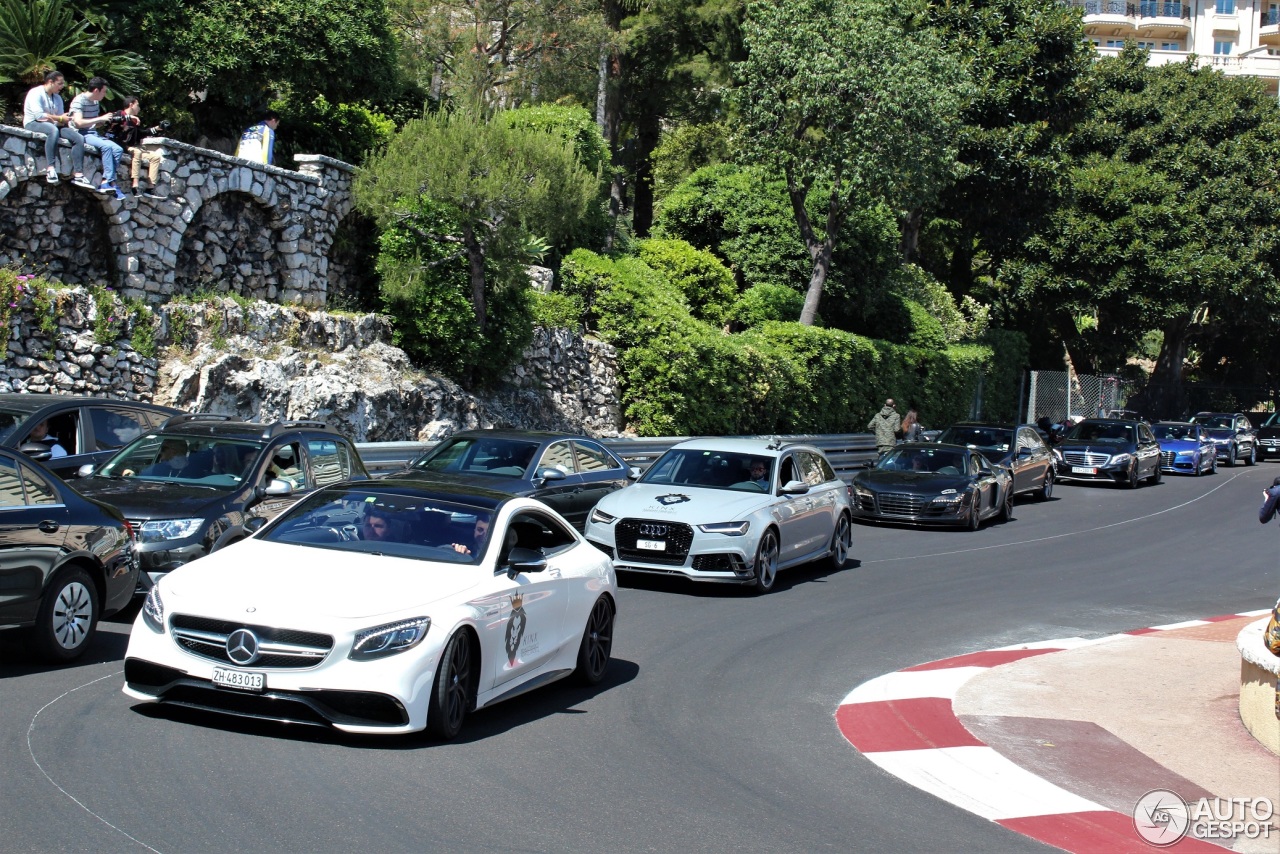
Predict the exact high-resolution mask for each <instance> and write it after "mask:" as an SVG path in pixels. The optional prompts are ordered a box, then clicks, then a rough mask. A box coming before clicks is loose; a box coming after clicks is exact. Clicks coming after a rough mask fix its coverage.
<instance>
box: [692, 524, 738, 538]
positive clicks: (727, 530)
mask: <svg viewBox="0 0 1280 854" xmlns="http://www.w3.org/2000/svg"><path fill="white" fill-rule="evenodd" d="M750 527H751V523H750V522H713V523H711V524H710V525H699V526H698V530H699V531H701V532H702V533H704V534H727V535H728V536H730V537H741V536H742V535H743V534H745V533H746V532H747V529H748V528H750Z"/></svg>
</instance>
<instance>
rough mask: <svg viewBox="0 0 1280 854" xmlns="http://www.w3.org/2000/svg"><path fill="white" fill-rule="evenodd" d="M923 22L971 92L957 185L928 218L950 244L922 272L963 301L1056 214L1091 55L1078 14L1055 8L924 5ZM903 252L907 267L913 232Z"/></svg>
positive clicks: (999, 0)
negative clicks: (978, 274)
mask: <svg viewBox="0 0 1280 854" xmlns="http://www.w3.org/2000/svg"><path fill="white" fill-rule="evenodd" d="M925 20H926V23H927V26H929V27H931V28H933V29H935V30H936V31H937V33H938V34H939V36H940V37H941V39H942V41H943V44H944V45H945V46H946V49H947V50H948V51H949V52H950V53H953V54H955V55H956V56H958V57H960V58H961V59H962V61H963V62H964V63H965V66H966V67H967V69H968V71H969V74H970V77H971V79H972V80H973V83H974V86H973V88H972V90H971V91H970V97H969V98H968V99H966V101H965V104H964V108H963V110H962V112H961V115H960V120H961V124H960V127H959V128H958V130H957V135H956V136H957V160H958V162H959V165H960V169H959V172H958V175H957V178H956V181H955V182H954V183H952V184H951V185H949V186H947V187H946V188H944V189H943V190H942V192H941V194H940V196H939V198H938V202H937V204H936V206H935V207H934V209H933V210H932V211H931V212H924V215H925V216H926V217H927V216H929V215H930V213H931V214H932V215H933V216H935V217H938V218H940V219H941V220H943V221H945V222H946V223H947V224H948V226H949V228H948V234H947V236H946V238H945V240H943V241H942V243H943V245H942V246H941V247H940V248H941V250H942V251H941V252H940V253H939V256H940V257H935V258H932V259H924V258H922V259H921V263H922V264H926V265H928V266H929V267H930V268H931V269H932V270H933V272H934V273H935V274H937V275H939V276H941V277H943V278H945V279H947V280H949V281H950V283H951V286H952V287H953V289H954V290H955V291H956V292H957V293H961V294H967V293H970V292H972V290H973V284H974V277H975V266H980V267H984V268H986V269H991V270H994V269H996V268H998V267H999V264H1000V262H1001V261H1002V260H1003V259H1004V257H1005V256H1006V255H1007V254H1008V253H1009V252H1010V251H1014V250H1016V248H1017V247H1018V246H1019V245H1020V244H1021V243H1022V241H1023V240H1025V239H1026V237H1027V235H1028V234H1029V233H1030V232H1031V231H1032V230H1033V229H1034V227H1035V225H1036V223H1037V222H1039V221H1040V220H1041V219H1042V218H1043V217H1044V216H1045V215H1046V214H1047V213H1048V211H1049V210H1050V209H1051V208H1052V206H1053V204H1054V199H1055V198H1056V197H1057V195H1058V193H1059V191H1060V186H1061V183H1062V177H1061V176H1062V175H1063V174H1064V173H1065V170H1063V169H1062V168H1061V165H1062V160H1063V152H1062V149H1063V146H1064V144H1065V140H1066V138H1067V134H1068V133H1069V132H1070V131H1071V129H1072V128H1074V127H1075V125H1076V124H1077V123H1078V122H1079V121H1080V120H1081V119H1082V118H1084V115H1085V108H1086V107H1087V105H1088V103H1089V98H1088V87H1087V85H1086V83H1087V81H1088V80H1089V79H1090V78H1089V72H1090V68H1091V66H1092V64H1093V61H1094V52H1093V48H1092V46H1091V45H1090V44H1089V43H1088V42H1087V41H1086V40H1085V38H1084V36H1083V33H1082V32H1081V29H1080V11H1079V9H1078V8H1076V7H1073V6H1070V5H1068V4H1066V3H1062V2H1059V0H952V2H946V3H932V4H930V5H929V7H928V13H927V15H926V19H925ZM903 243H904V245H905V247H906V250H907V251H906V253H905V254H906V256H907V259H908V260H910V258H911V255H912V254H913V251H914V249H915V246H916V234H915V233H914V229H909V230H908V233H906V234H904V235H903Z"/></svg>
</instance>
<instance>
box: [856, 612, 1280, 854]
mask: <svg viewBox="0 0 1280 854" xmlns="http://www.w3.org/2000/svg"><path fill="white" fill-rule="evenodd" d="M1268 613H1270V610H1269V609H1264V610H1261V611H1248V612H1244V613H1240V614H1224V615H1221V616H1217V617H1207V618H1205V619H1202V620H1189V621H1185V622H1180V623H1170V624H1168V625H1163V626H1151V627H1149V628H1144V629H1133V630H1131V631H1127V632H1122V633H1120V634H1115V635H1108V636H1106V637H1102V638H1095V639H1085V638H1060V639H1056V640H1049V641H1041V642H1038V643H1029V644H1016V645H1013V646H1007V647H999V648H997V649H991V650H985V651H983V652H975V653H968V654H965V655H957V656H953V657H951V658H944V659H940V660H938V661H932V662H928V663H926V664H918V665H915V666H913V667H908V668H905V669H903V670H899V671H896V672H894V673H887V674H885V675H883V676H878V677H876V678H874V679H871V680H869V681H867V682H864V683H863V684H861V685H859V686H858V687H856V688H854V689H853V690H852V691H850V692H849V693H848V694H847V695H846V696H845V698H844V699H843V700H841V702H840V705H839V707H838V708H837V709H836V714H835V719H836V727H837V728H838V729H839V730H840V733H841V735H843V736H844V737H845V739H846V740H847V741H848V742H849V743H850V744H851V745H853V747H854V748H855V749H857V750H858V751H859V752H861V753H862V754H863V755H864V756H866V757H867V758H868V759H870V760H871V761H872V762H874V763H875V764H876V765H878V766H879V767H880V768H882V769H884V770H885V771H888V772H889V773H890V774H893V775H894V776H896V777H898V778H900V779H902V780H903V781H905V782H907V783H909V784H911V785H912V786H915V787H916V788H917V789H921V790H923V791H925V792H928V793H929V794H931V795H934V796H935V797H938V798H941V799H942V800H944V801H947V802H948V803H950V804H953V805H955V806H958V807H960V808H961V809H964V810H967V811H968V812H971V813H973V814H974V815H978V816H981V817H982V818H985V819H987V820H988V821H993V822H995V823H997V824H999V825H1001V826H1002V827H1006V828H1008V829H1010V830H1013V831H1015V832H1017V833H1021V834H1022V835H1024V836H1028V837H1030V838H1032V839H1035V840H1037V841H1040V842H1043V843H1045V844H1048V845H1052V846H1055V847H1057V848H1061V849H1063V850H1066V851H1071V852H1082V854H1083V852H1121V851H1134V852H1151V851H1152V850H1153V846H1151V845H1149V844H1147V843H1145V842H1144V841H1143V840H1142V839H1141V837H1139V836H1138V834H1137V832H1136V830H1135V828H1134V819H1133V816H1132V815H1130V814H1125V813H1120V812H1116V811H1114V810H1111V809H1108V808H1106V807H1103V806H1101V805H1100V804H1097V803H1095V802H1093V801H1091V800H1088V799H1086V798H1083V797H1080V796H1079V795H1076V794H1074V793H1073V792H1070V791H1068V790H1067V789H1065V788H1062V787H1061V786H1059V785H1057V784H1056V783H1053V782H1051V781H1049V780H1046V779H1045V778H1043V777H1041V776H1039V775H1037V774H1033V773H1032V772H1030V771H1027V770H1025V769H1023V768H1022V767H1020V766H1018V765H1017V764H1016V763H1015V762H1013V761H1012V760H1010V759H1009V758H1008V757H1006V756H1004V755H1003V754H1001V753H999V752H997V751H996V750H995V749H994V748H992V747H989V746H988V745H987V744H985V743H984V742H983V741H982V740H981V739H979V738H978V737H977V736H976V735H974V734H973V733H972V732H971V731H970V730H968V729H967V728H966V727H965V726H964V724H963V723H962V722H961V721H960V719H959V718H957V716H956V715H955V713H954V710H953V701H954V699H955V697H956V695H957V694H958V692H959V691H960V689H961V688H962V687H963V686H964V685H965V683H967V682H968V681H969V680H970V679H973V678H974V677H975V676H978V675H979V674H981V673H985V672H986V671H988V670H990V669H991V668H994V667H999V666H1001V665H1004V664H1010V663H1012V662H1015V661H1021V660H1023V659H1026V658H1030V657H1032V656H1038V655H1049V654H1052V653H1055V652H1062V651H1064V650H1069V649H1078V648H1081V647H1085V646H1091V645H1095V644H1102V643H1107V642H1108V641H1112V640H1116V639H1119V638H1124V637H1131V636H1135V635H1146V634H1151V633H1155V632H1163V631H1169V630H1172V629H1183V628H1189V627H1192V626H1204V625H1209V624H1211V623H1215V622H1221V621H1223V620H1233V619H1237V618H1239V617H1252V616H1262V615H1264V614H1268ZM1171 850H1176V851H1179V852H1199V851H1206V852H1208V851H1218V852H1221V851H1224V850H1230V849H1226V848H1223V847H1221V846H1218V845H1214V844H1212V843H1208V842H1204V841H1202V840H1198V839H1192V838H1189V837H1188V838H1183V839H1182V840H1181V841H1180V842H1178V843H1177V844H1176V845H1174V846H1171Z"/></svg>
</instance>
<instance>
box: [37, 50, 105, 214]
mask: <svg viewBox="0 0 1280 854" xmlns="http://www.w3.org/2000/svg"><path fill="white" fill-rule="evenodd" d="M66 85H67V81H66V78H64V77H63V76H62V72H61V71H50V72H49V73H47V74H45V76H44V83H42V84H41V85H39V86H36V87H33V88H32V89H31V91H30V92H28V93H27V98H26V100H25V101H24V102H23V104H22V126H23V127H25V128H26V129H27V130H29V131H34V132H35V133H42V134H44V159H45V163H46V169H45V172H44V179H45V180H46V181H48V182H49V183H50V184H56V183H58V140H59V139H65V140H67V141H68V142H70V143H71V176H72V177H71V183H73V184H79V185H80V186H82V187H90V188H92V186H93V185H92V184H90V183H89V179H88V178H86V177H85V176H84V137H83V136H82V135H81V134H80V131H78V130H76V129H75V128H73V127H71V114H70V113H68V112H67V111H66V107H65V106H64V104H63V100H62V95H61V94H59V93H60V92H62V89H63V87H65V86H66Z"/></svg>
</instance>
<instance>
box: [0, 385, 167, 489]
mask: <svg viewBox="0 0 1280 854" xmlns="http://www.w3.org/2000/svg"><path fill="white" fill-rule="evenodd" d="M181 411H182V410H180V409H174V408H173V407H171V406H159V405H157V404H153V403H143V402H141V401H137V400H115V399H114V398H109V397H89V396H86V395H73V394H19V393H7V394H0V445H2V446H4V447H6V448H15V449H18V450H21V451H22V452H23V453H25V454H26V455H27V456H29V457H31V458H32V459H33V460H39V461H40V462H42V463H44V464H45V465H46V466H48V467H49V468H50V469H51V470H52V471H53V473H54V474H56V475H57V476H58V477H60V478H63V479H64V480H65V479H67V478H72V477H75V475H76V471H78V470H79V468H80V466H82V465H85V464H86V463H91V464H94V465H97V464H99V463H103V462H106V460H107V458H108V457H110V456H111V455H112V454H114V453H115V452H116V451H118V450H120V448H122V447H124V446H125V445H127V444H128V443H129V442H131V441H133V440H134V439H135V438H137V437H138V436H140V435H142V434H143V433H145V432H146V431H148V430H150V429H151V428H152V427H155V426H156V425H158V424H160V423H161V422H162V421H164V420H165V419H166V418H169V417H170V416H173V415H177V414H179V413H180V412H181Z"/></svg>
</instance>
